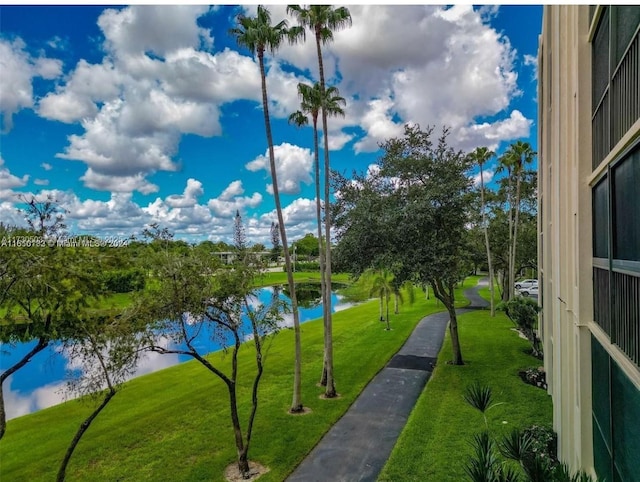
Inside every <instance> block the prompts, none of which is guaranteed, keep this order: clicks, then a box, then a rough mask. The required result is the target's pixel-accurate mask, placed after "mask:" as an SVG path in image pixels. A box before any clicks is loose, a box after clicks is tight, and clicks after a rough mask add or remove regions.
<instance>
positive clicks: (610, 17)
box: [591, 5, 640, 169]
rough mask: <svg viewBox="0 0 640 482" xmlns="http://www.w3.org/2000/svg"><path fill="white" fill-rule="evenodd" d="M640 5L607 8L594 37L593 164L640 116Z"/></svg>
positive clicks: (599, 159) (601, 158)
mask: <svg viewBox="0 0 640 482" xmlns="http://www.w3.org/2000/svg"><path fill="white" fill-rule="evenodd" d="M639 26H640V7H638V6H634V5H631V6H612V7H604V8H603V10H602V14H601V15H600V18H599V20H598V26H597V27H596V31H595V34H594V37H593V42H592V48H591V56H592V78H591V80H592V109H593V118H592V133H593V136H592V137H593V145H592V167H593V169H596V168H597V166H598V165H599V164H600V162H602V160H603V159H604V158H606V157H607V155H608V154H609V152H610V151H611V149H613V148H614V146H615V145H616V143H617V142H618V141H619V140H620V139H622V137H623V136H624V135H625V133H626V132H627V131H628V130H629V128H630V127H631V126H632V125H633V124H634V122H636V121H637V120H638V119H639V118H640V82H639V80H640V69H639V68H638V66H639V65H640V33H639V32H638V31H639Z"/></svg>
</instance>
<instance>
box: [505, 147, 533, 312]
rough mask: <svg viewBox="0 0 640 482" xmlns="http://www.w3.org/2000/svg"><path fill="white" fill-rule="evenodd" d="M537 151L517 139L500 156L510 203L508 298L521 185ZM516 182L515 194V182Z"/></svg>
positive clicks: (513, 272) (510, 294)
mask: <svg viewBox="0 0 640 482" xmlns="http://www.w3.org/2000/svg"><path fill="white" fill-rule="evenodd" d="M535 155H536V152H535V151H534V150H533V149H532V148H531V145H530V144H529V143H528V142H522V141H517V142H515V143H514V144H511V145H510V146H509V149H508V150H507V152H505V153H504V155H503V156H502V157H501V158H500V166H499V170H506V171H507V176H508V178H507V181H508V184H507V196H508V204H509V207H508V209H509V257H508V272H509V284H508V286H507V288H508V296H507V299H511V298H513V296H514V289H515V288H514V282H515V265H516V251H517V244H516V243H517V242H518V223H519V216H520V186H521V184H522V178H523V176H524V175H525V174H526V171H525V169H524V168H525V165H527V164H530V163H531V162H532V161H533V158H534V157H535ZM514 182H515V194H514V193H513V192H512V191H513V184H514Z"/></svg>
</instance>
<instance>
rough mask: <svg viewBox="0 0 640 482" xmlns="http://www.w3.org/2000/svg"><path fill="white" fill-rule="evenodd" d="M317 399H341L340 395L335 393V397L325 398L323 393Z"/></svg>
mask: <svg viewBox="0 0 640 482" xmlns="http://www.w3.org/2000/svg"><path fill="white" fill-rule="evenodd" d="M318 398H319V399H321V400H339V399H340V398H342V395H340V394H339V393H336V396H335V397H326V396H325V395H324V393H323V394H322V395H320V396H319V397H318Z"/></svg>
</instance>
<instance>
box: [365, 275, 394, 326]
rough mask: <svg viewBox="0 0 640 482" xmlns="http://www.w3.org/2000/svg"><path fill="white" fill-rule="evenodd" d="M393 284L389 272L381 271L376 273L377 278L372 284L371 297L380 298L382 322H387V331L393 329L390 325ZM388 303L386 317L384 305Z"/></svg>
mask: <svg viewBox="0 0 640 482" xmlns="http://www.w3.org/2000/svg"><path fill="white" fill-rule="evenodd" d="M393 291H394V289H393V284H392V283H391V276H390V274H389V272H388V271H386V270H380V272H378V273H376V275H375V278H373V282H372V284H371V290H370V291H369V295H370V296H379V297H380V321H386V322H387V328H386V329H387V330H390V329H391V326H390V325H389V301H390V300H391V294H392V293H393ZM385 302H386V307H387V312H386V317H385V316H384V306H385V305H384V303H385Z"/></svg>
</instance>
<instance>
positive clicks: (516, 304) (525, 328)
mask: <svg viewBox="0 0 640 482" xmlns="http://www.w3.org/2000/svg"><path fill="white" fill-rule="evenodd" d="M498 309H499V310H502V311H504V312H505V314H506V315H507V316H508V317H509V319H510V320H511V321H513V323H514V324H515V325H516V326H517V327H518V329H519V330H520V331H521V332H522V334H523V335H524V336H526V337H527V339H528V340H529V341H530V342H531V346H532V348H533V350H532V355H533V356H535V357H537V358H542V345H541V343H540V338H538V335H537V334H536V332H535V327H536V323H537V322H538V312H539V311H540V306H539V305H538V303H537V302H536V301H533V300H531V299H529V298H522V297H520V296H518V297H516V298H513V299H510V300H509V301H507V302H505V303H501V304H500V305H498Z"/></svg>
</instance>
